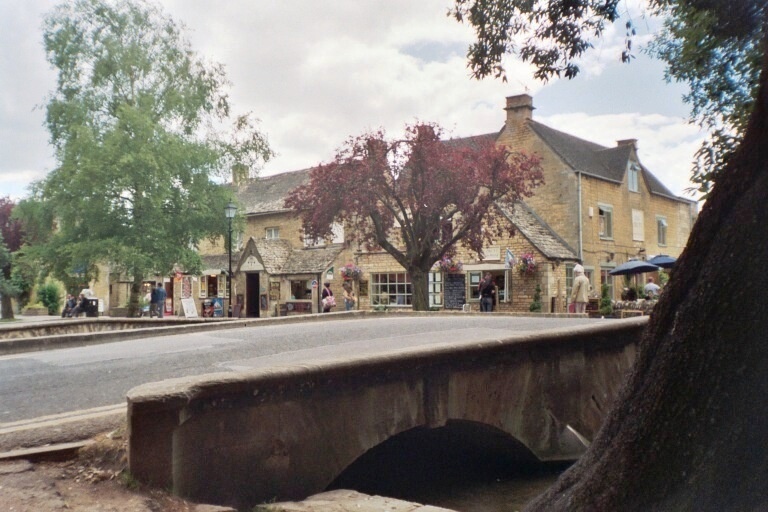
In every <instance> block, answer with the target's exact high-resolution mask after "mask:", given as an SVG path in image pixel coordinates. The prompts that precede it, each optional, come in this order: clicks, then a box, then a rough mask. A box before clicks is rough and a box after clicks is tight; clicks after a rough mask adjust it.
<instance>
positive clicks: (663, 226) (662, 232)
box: [656, 215, 669, 247]
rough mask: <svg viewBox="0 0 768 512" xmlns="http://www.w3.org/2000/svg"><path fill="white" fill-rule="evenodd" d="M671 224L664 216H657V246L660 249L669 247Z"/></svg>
mask: <svg viewBox="0 0 768 512" xmlns="http://www.w3.org/2000/svg"><path fill="white" fill-rule="evenodd" d="M668 228H669V222H668V221H667V218H666V217H665V216H664V215H657V216H656V244H657V245H658V246H659V247H666V246H667V234H668Z"/></svg>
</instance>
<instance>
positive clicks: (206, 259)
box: [200, 251, 240, 275]
mask: <svg viewBox="0 0 768 512" xmlns="http://www.w3.org/2000/svg"><path fill="white" fill-rule="evenodd" d="M200 259H201V260H202V261H203V267H202V272H201V273H200V274H201V275H206V274H218V273H220V272H221V271H222V270H229V256H228V255H227V253H224V254H201V255H200ZM239 260H240V251H232V268H233V269H234V268H235V265H237V262H238V261H239Z"/></svg>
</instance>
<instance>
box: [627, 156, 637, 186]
mask: <svg viewBox="0 0 768 512" xmlns="http://www.w3.org/2000/svg"><path fill="white" fill-rule="evenodd" d="M639 183H640V166H639V165H637V164H636V163H634V162H632V163H630V164H629V170H628V171H627V186H628V187H629V191H630V192H640V186H639Z"/></svg>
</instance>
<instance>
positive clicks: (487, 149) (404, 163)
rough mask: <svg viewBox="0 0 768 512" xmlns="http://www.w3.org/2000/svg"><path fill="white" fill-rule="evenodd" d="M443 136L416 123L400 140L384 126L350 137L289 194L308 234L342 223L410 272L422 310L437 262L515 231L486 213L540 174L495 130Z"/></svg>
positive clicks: (351, 235)
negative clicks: (459, 249)
mask: <svg viewBox="0 0 768 512" xmlns="http://www.w3.org/2000/svg"><path fill="white" fill-rule="evenodd" d="M442 133H443V132H442V129H441V128H440V127H439V126H438V125H436V124H431V123H419V124H413V125H408V126H406V128H405V134H404V136H403V138H401V139H395V140H388V139H387V138H386V136H385V133H384V132H383V131H376V132H373V133H366V134H363V135H360V136H358V137H353V138H350V139H349V140H348V141H347V142H346V143H345V144H344V145H343V146H342V147H341V149H340V150H338V152H337V154H336V157H335V159H334V160H333V161H332V162H330V163H327V164H324V165H320V166H318V167H316V168H314V169H313V170H312V171H311V174H310V181H309V182H308V183H307V184H305V185H302V186H300V187H298V188H296V189H295V190H294V191H293V192H292V193H291V194H290V195H289V197H288V198H287V200H286V206H287V207H289V208H292V209H294V210H296V211H297V212H298V213H299V215H300V217H301V220H302V223H303V227H304V231H305V234H306V235H308V236H310V237H314V238H323V237H327V236H329V235H330V233H331V228H332V225H333V223H334V222H340V223H343V224H345V225H347V226H349V229H347V230H345V236H346V238H347V240H351V241H357V242H359V243H360V244H361V246H363V247H365V248H367V249H375V248H381V249H383V250H384V251H386V252H387V253H389V254H390V255H392V257H393V258H394V259H395V260H396V261H397V262H398V263H399V264H400V265H402V267H403V268H404V269H405V270H406V271H407V272H408V273H409V275H410V278H411V283H412V294H413V295H412V300H413V303H412V304H413V309H414V310H416V311H425V310H427V309H428V296H427V274H428V273H429V272H430V270H431V268H432V266H433V265H434V263H435V262H437V261H438V260H440V259H441V258H443V256H451V255H453V254H454V253H455V249H456V246H457V244H459V243H460V244H462V245H463V246H464V247H467V248H469V249H471V250H473V251H476V252H477V253H478V254H480V253H481V251H482V248H483V245H484V244H485V243H487V242H489V241H490V240H492V239H493V237H494V236H498V235H500V234H502V233H503V232H508V233H510V234H513V231H512V226H511V225H509V224H502V223H499V222H496V221H495V219H494V216H493V215H491V212H492V206H493V204H494V202H496V201H515V200H517V199H520V198H523V197H528V196H530V195H531V194H532V192H533V189H534V188H535V187H537V186H538V185H540V184H541V183H542V180H543V177H542V172H541V168H540V164H539V160H538V159H537V158H535V157H532V156H527V155H524V154H522V153H511V152H510V151H508V150H507V149H505V148H503V147H499V146H497V145H496V143H495V140H494V138H493V137H474V138H468V139H452V140H442V139H441V136H442Z"/></svg>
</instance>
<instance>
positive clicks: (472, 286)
mask: <svg viewBox="0 0 768 512" xmlns="http://www.w3.org/2000/svg"><path fill="white" fill-rule="evenodd" d="M467 277H468V278H469V300H480V281H481V280H482V279H483V273H482V272H467Z"/></svg>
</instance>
